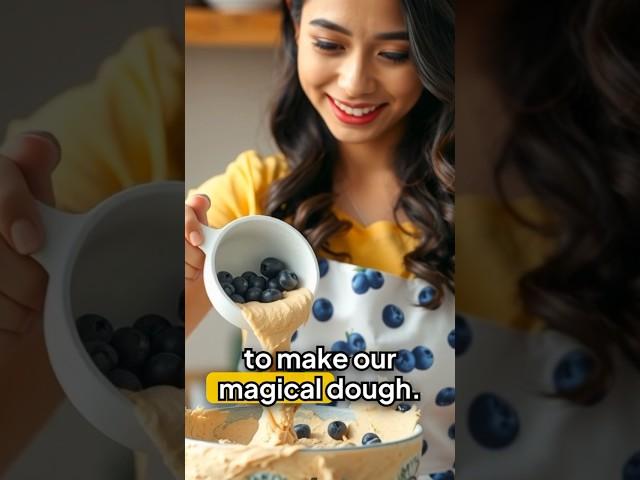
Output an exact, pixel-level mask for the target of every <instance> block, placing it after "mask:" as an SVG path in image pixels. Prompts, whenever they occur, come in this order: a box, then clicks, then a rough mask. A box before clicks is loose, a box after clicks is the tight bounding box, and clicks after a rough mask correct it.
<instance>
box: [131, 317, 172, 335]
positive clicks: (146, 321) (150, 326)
mask: <svg viewBox="0 0 640 480" xmlns="http://www.w3.org/2000/svg"><path fill="white" fill-rule="evenodd" d="M170 327H171V323H170V322H169V320H167V319H166V318H164V317H161V316H160V315H154V314H151V315H143V316H142V317H140V318H138V319H137V320H136V321H135V322H134V324H133V328H135V329H136V330H140V331H141V332H142V333H144V334H145V335H146V336H147V337H149V338H151V337H153V336H154V335H155V334H157V333H160V332H162V331H163V330H166V329H167V328H170Z"/></svg>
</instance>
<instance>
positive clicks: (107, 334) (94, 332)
mask: <svg viewBox="0 0 640 480" xmlns="http://www.w3.org/2000/svg"><path fill="white" fill-rule="evenodd" d="M76 327H77V329H78V335H80V339H81V340H82V341H83V342H97V341H99V342H109V341H110V340H111V336H112V335H113V327H112V326H111V323H109V320H107V319H106V318H104V317H102V316H100V315H96V314H93V313H89V314H87V315H82V316H81V317H79V318H78V319H77V320H76Z"/></svg>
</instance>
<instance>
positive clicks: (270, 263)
mask: <svg viewBox="0 0 640 480" xmlns="http://www.w3.org/2000/svg"><path fill="white" fill-rule="evenodd" d="M285 268H286V266H285V264H284V263H283V262H282V261H281V260H278V259H277V258H273V257H268V258H265V259H264V260H262V262H261V263H260V273H261V274H262V275H264V276H265V277H267V278H273V277H275V276H277V275H278V274H279V273H280V272H281V271H282V270H284V269H285Z"/></svg>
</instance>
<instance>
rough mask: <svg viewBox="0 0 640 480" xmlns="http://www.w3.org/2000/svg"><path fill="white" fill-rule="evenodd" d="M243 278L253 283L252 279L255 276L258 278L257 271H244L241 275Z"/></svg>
mask: <svg viewBox="0 0 640 480" xmlns="http://www.w3.org/2000/svg"><path fill="white" fill-rule="evenodd" d="M240 276H241V277H242V278H244V279H245V280H246V281H247V283H249V284H251V280H252V279H253V278H256V277H257V276H258V274H257V273H255V272H244V273H243V274H242V275H240Z"/></svg>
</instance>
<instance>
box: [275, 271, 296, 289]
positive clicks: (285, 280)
mask: <svg viewBox="0 0 640 480" xmlns="http://www.w3.org/2000/svg"><path fill="white" fill-rule="evenodd" d="M278 283H279V284H280V287H282V289H283V290H287V291H289V290H293V289H294V288H297V286H298V283H299V281H298V275H296V274H295V273H294V272H292V271H291V270H282V271H281V272H280V273H279V274H278Z"/></svg>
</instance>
